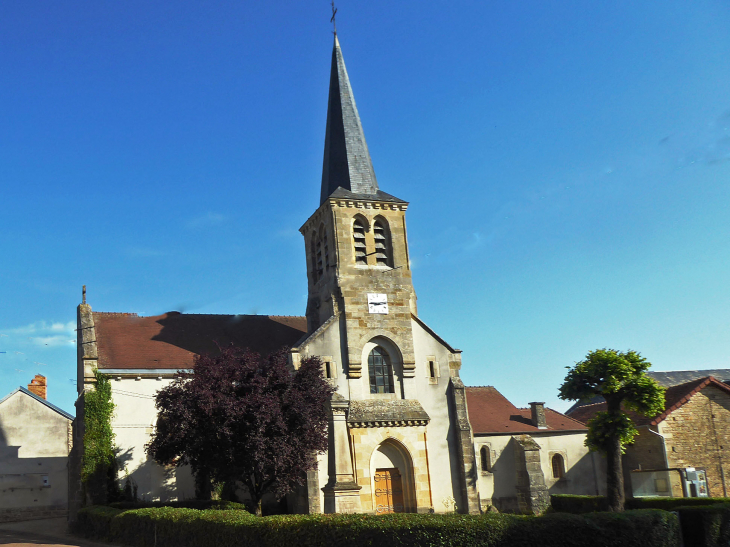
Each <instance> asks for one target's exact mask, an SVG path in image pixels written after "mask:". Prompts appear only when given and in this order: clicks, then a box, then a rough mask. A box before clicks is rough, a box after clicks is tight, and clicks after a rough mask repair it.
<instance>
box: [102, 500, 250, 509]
mask: <svg viewBox="0 0 730 547" xmlns="http://www.w3.org/2000/svg"><path fill="white" fill-rule="evenodd" d="M109 507H113V508H114V509H124V510H127V509H151V508H158V509H159V508H160V507H176V508H184V509H198V510H200V511H203V510H206V509H217V510H223V509H237V510H239V511H245V510H246V506H245V505H244V504H242V503H236V502H235V501H225V500H183V501H117V502H114V503H110V504H109Z"/></svg>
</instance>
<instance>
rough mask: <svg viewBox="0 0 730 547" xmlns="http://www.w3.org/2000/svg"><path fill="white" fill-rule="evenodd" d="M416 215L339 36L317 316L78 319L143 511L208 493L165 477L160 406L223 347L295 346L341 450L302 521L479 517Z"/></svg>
mask: <svg viewBox="0 0 730 547" xmlns="http://www.w3.org/2000/svg"><path fill="white" fill-rule="evenodd" d="M312 191H315V188H314V187H313V188H312ZM407 209H408V202H407V201H404V200H403V199H400V198H397V197H394V196H392V195H390V194H388V193H386V192H384V191H383V190H381V189H380V187H379V186H378V182H377V179H376V176H375V171H374V169H373V164H372V161H371V159H370V153H369V152H368V146H367V143H366V140H365V135H364V132H363V128H362V124H361V121H360V117H359V114H358V111H357V106H356V105H355V98H354V95H353V91H352V88H351V85H350V80H349V77H348V74H347V70H346V68H345V62H344V60H343V57H342V51H341V49H340V44H339V41H338V39H337V35H336V34H335V43H334V47H333V52H332V67H331V76H330V86H329V102H328V110H327V122H326V134H325V146H324V163H323V171H322V183H321V193H320V205H319V207H318V209H317V210H316V211H314V212H313V214H312V215H311V216H310V217H309V219H307V220H306V222H304V224H303V225H302V227H301V228H300V231H301V233H302V235H303V239H304V245H305V248H306V275H307V281H308V295H309V296H308V302H307V308H306V316H305V317H280V316H264V315H253V316H252V315H235V316H233V315H230V316H229V315H197V314H181V313H178V312H169V313H166V314H164V315H161V316H157V317H140V316H137V315H136V314H130V313H108V312H97V311H92V308H91V305H90V304H89V303H87V302H86V295H85V294H84V299H83V302H82V303H81V304H80V305H79V307H78V313H77V321H78V362H77V374H78V384H77V385H78V387H79V394H82V393H83V391H84V390H88V389H93V384H94V381H95V380H94V370H95V369H98V371H99V372H100V373H103V374H106V375H108V376H109V377H110V378H111V380H112V393H113V400H114V404H115V405H116V410H115V415H114V418H113V421H112V427H113V430H114V433H115V443H116V445H117V446H118V449H119V454H118V459H119V463H120V467H121V469H122V473H121V475H120V476H121V477H124V476H125V475H126V476H129V477H130V478H131V479H132V480H133V481H134V482H135V484H136V485H137V487H138V493H139V495H140V497H142V498H146V499H151V500H162V501H164V500H169V499H184V498H191V497H193V495H194V484H193V482H194V481H193V479H192V477H191V476H190V472H189V470H187V469H186V468H165V467H161V466H159V465H157V464H156V463H155V462H153V461H151V460H150V459H149V458H148V457H147V455H146V453H145V451H144V445H145V444H146V443H147V442H149V438H150V435H151V434H152V432H153V430H154V427H155V423H156V410H155V406H154V402H155V401H154V397H155V394H156V392H157V391H159V389H160V388H162V387H164V386H166V385H168V384H169V383H170V382H171V381H172V380H173V379H174V378H175V376H176V374H177V372H178V371H179V370H191V369H192V368H193V365H194V359H195V357H196V355H200V354H203V353H215V352H216V351H217V348H218V347H224V346H227V345H230V344H234V345H237V346H240V347H247V348H250V349H251V350H253V351H257V352H260V353H262V354H266V353H270V352H272V351H274V350H276V349H279V348H281V347H282V346H286V347H289V348H291V350H290V352H291V353H290V363H291V365H292V367H294V368H296V367H297V366H298V365H299V363H300V362H301V360H302V359H304V358H306V357H308V356H318V357H319V358H320V359H321V360H322V362H323V371H322V372H323V375H324V376H325V377H326V378H327V379H328V381H329V382H331V383H332V384H333V385H335V386H336V387H337V392H336V393H335V395H334V396H333V398H332V400H331V402H330V407H331V408H330V411H331V412H330V423H329V437H330V442H329V447H330V448H329V450H328V451H327V453H326V454H322V455H321V456H320V457H319V459H318V467H317V469H316V470H314V471H312V472H310V473H309V474H308V477H307V483H306V486H305V487H303V488H302V489H301V491H300V492H295V493H292V494H291V495H289V496H287V505H288V507H287V510H288V511H289V512H296V513H360V512H363V513H375V514H379V513H388V512H418V513H431V512H436V513H441V512H447V511H453V510H454V509H456V510H457V511H459V512H462V513H478V512H479V511H480V504H479V495H478V492H477V480H476V476H477V469H476V462H475V452H474V443H473V439H472V430H471V426H470V423H469V418H468V414H467V406H466V404H467V403H466V393H465V387H464V384H463V383H462V381H461V380H460V378H459V370H460V368H461V352H460V350H458V349H455V348H453V347H452V346H451V345H450V344H449V343H448V342H446V341H445V340H443V339H442V338H440V337H439V336H438V335H437V334H436V333H435V332H434V331H433V330H432V329H431V328H429V327H428V325H427V324H426V323H425V322H424V321H423V320H422V319H421V318H420V317H419V316H418V310H417V306H416V293H415V290H414V288H413V283H412V276H411V273H412V272H411V267H410V262H409V254H408V240H407V233H406V222H405V215H406V210H407ZM303 273H304V272H303ZM78 406H83V398H82V397H80V398H79V402H77V407H78ZM77 410H78V412H77V415H78V416H83V408H78V409H77ZM76 495H77V496H78V495H79V494H78V492H77V493H76ZM79 501H80V500H78V499H77V500H76V505H77V504H78V502H79ZM72 505H75V504H74V502H73V501H72Z"/></svg>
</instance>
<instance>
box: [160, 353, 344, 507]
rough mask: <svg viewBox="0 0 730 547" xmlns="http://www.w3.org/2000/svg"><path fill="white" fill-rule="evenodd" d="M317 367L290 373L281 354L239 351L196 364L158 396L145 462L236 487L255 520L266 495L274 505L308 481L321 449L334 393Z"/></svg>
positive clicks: (316, 363)
mask: <svg viewBox="0 0 730 547" xmlns="http://www.w3.org/2000/svg"><path fill="white" fill-rule="evenodd" d="M321 370H322V369H321V361H320V360H319V359H318V358H316V357H310V358H307V359H304V360H303V361H302V363H301V366H300V367H299V369H297V370H296V371H292V370H291V369H290V368H289V366H288V364H287V352H286V351H285V350H281V351H279V352H277V353H274V354H272V355H270V356H268V357H266V358H261V357H260V356H259V355H258V354H256V353H252V352H249V351H244V350H241V349H238V348H233V347H231V348H228V349H225V350H224V351H222V352H221V354H220V355H217V356H215V357H213V356H207V355H202V356H200V357H198V358H197V359H196V362H195V367H194V369H193V372H192V373H190V374H183V375H181V376H180V377H179V378H178V379H176V380H175V381H174V382H173V383H172V384H170V385H169V386H168V387H166V388H164V389H162V390H160V392H159V393H158V395H157V401H156V406H157V410H158V413H159V414H158V421H157V428H156V432H155V433H154V435H153V436H152V439H151V441H150V443H149V444H148V445H147V447H146V448H147V452H148V454H149V455H150V456H151V457H152V458H154V459H155V460H156V461H157V462H158V463H160V464H163V465H169V464H174V465H176V466H182V465H185V464H190V466H191V468H192V470H193V473H195V475H196V477H201V476H203V477H204V476H206V475H207V476H209V477H210V478H211V479H212V480H214V481H216V482H220V483H232V482H233V481H239V482H240V483H242V484H243V485H244V486H245V487H246V489H247V490H248V493H249V495H250V497H251V502H252V505H253V507H254V509H255V512H256V514H257V515H261V500H262V498H263V496H264V494H265V493H267V492H268V493H272V494H274V495H275V496H277V497H278V498H280V497H281V496H283V495H284V494H286V493H287V492H289V491H291V489H292V488H293V487H294V486H296V485H300V484H304V482H305V480H306V472H307V471H309V470H311V469H314V468H315V467H316V465H317V462H316V456H317V454H321V453H323V452H324V451H325V450H326V449H327V424H328V405H327V402H328V401H329V399H330V397H331V396H332V394H333V393H334V389H335V388H333V387H332V386H331V385H330V384H329V383H328V382H327V381H326V380H325V379H324V378H323V376H322V372H321Z"/></svg>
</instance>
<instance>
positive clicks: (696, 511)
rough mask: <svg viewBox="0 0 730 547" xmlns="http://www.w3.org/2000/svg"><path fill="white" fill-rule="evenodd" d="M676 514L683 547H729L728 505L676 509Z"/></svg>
mask: <svg viewBox="0 0 730 547" xmlns="http://www.w3.org/2000/svg"><path fill="white" fill-rule="evenodd" d="M689 499H702V498H689ZM705 499H707V498H705ZM677 512H678V513H679V519H680V522H681V527H682V537H683V538H684V545H685V547H720V546H726V545H730V503H718V504H716V505H711V506H709V507H707V506H705V507H701V506H695V507H678V508H677Z"/></svg>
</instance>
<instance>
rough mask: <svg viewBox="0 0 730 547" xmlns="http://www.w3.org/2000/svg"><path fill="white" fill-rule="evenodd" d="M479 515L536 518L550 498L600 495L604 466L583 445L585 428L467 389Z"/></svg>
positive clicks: (536, 406) (489, 390) (485, 390)
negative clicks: (492, 513)
mask: <svg viewBox="0 0 730 547" xmlns="http://www.w3.org/2000/svg"><path fill="white" fill-rule="evenodd" d="M466 400H467V405H468V408H469V421H470V422H471V425H472V428H473V431H474V450H475V453H476V455H477V470H478V479H477V480H478V488H479V494H480V498H481V504H482V510H486V509H487V508H488V506H490V505H491V506H494V507H496V508H497V509H498V510H499V511H502V512H506V511H509V512H521V513H539V512H541V511H542V510H543V509H544V508H545V507H547V505H548V504H549V495H550V494H578V495H603V494H605V489H606V478H605V477H606V475H605V462H604V461H603V458H601V456H600V455H598V454H597V453H595V452H590V451H589V450H588V448H586V446H585V444H584V443H585V439H586V433H587V431H588V428H587V427H586V426H585V425H584V424H582V423H581V422H579V421H576V420H575V419H573V418H570V417H568V416H566V415H565V414H561V413H560V412H557V411H555V410H552V409H549V408H545V404H544V403H541V402H533V403H530V408H517V407H516V406H514V405H513V404H512V403H511V402H510V401H508V400H507V399H506V398H505V397H504V395H502V394H501V393H500V392H499V391H497V389H495V388H494V387H492V386H486V387H467V388H466Z"/></svg>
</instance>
